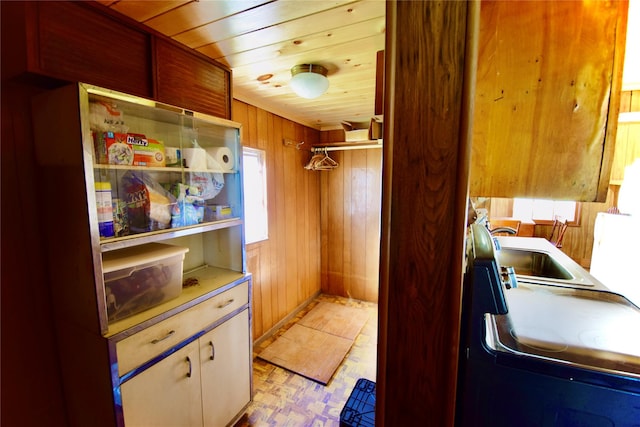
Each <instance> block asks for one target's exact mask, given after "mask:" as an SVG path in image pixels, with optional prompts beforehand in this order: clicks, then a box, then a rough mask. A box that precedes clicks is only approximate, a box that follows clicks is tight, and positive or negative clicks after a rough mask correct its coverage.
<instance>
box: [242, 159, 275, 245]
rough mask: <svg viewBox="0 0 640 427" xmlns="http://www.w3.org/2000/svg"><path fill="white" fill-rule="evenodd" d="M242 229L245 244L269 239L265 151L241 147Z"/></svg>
mask: <svg viewBox="0 0 640 427" xmlns="http://www.w3.org/2000/svg"><path fill="white" fill-rule="evenodd" d="M242 167H243V172H244V176H243V178H244V229H245V240H246V243H247V244H249V243H255V242H259V241H261V240H267V239H268V238H269V219H268V214H267V167H266V161H265V151H264V150H258V149H256V148H249V147H243V149H242Z"/></svg>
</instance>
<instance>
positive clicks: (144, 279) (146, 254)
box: [102, 243, 189, 322]
mask: <svg viewBox="0 0 640 427" xmlns="http://www.w3.org/2000/svg"><path fill="white" fill-rule="evenodd" d="M188 251H189V249H188V248H183V247H180V246H173V245H165V244H161V243H149V244H146V245H141V246H135V247H131V248H126V249H122V250H119V251H113V252H107V253H105V254H104V255H103V257H102V268H103V271H104V285H105V295H106V300H107V301H106V303H107V313H108V316H109V321H110V322H111V321H114V320H120V319H123V318H125V317H129V316H131V315H133V314H136V313H139V312H141V311H144V310H146V309H148V308H150V307H153V306H156V305H158V304H162V303H163V302H165V301H168V300H170V299H173V298H177V297H178V296H179V295H180V293H181V292H182V264H183V261H184V255H185V253H187V252H188Z"/></svg>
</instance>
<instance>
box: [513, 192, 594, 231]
mask: <svg viewBox="0 0 640 427" xmlns="http://www.w3.org/2000/svg"><path fill="white" fill-rule="evenodd" d="M519 198H522V199H529V200H541V199H535V198H529V197H519ZM514 203H515V199H511V200H510V206H509V207H510V208H511V216H513V205H514ZM574 203H575V210H574V213H573V220H572V221H567V225H568V226H569V227H579V226H580V224H581V218H582V203H581V202H575V201H574ZM531 220H532V221H533V223H534V224H535V225H553V219H540V218H538V219H536V218H533V217H532V218H531Z"/></svg>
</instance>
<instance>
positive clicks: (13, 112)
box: [0, 4, 69, 427]
mask: <svg viewBox="0 0 640 427" xmlns="http://www.w3.org/2000/svg"><path fill="white" fill-rule="evenodd" d="M4 11H5V5H4V4H3V5H2V12H3V16H2V18H3V21H2V25H3V29H4V25H5V21H4V18H5V16H4ZM4 35H5V34H4V33H3V38H2V45H3V54H4V46H5V40H6V38H5V37H4ZM4 62H6V58H5V57H4V55H3V63H4ZM39 91H40V90H38V89H36V88H33V87H29V86H24V85H21V84H18V83H15V82H9V81H6V80H3V81H2V97H1V99H2V109H1V110H2V120H1V121H0V122H1V123H2V138H1V141H2V156H0V159H1V160H2V167H1V168H0V169H1V170H2V179H1V182H2V222H1V225H2V231H1V234H2V251H1V252H2V266H3V267H4V268H2V280H1V282H2V308H1V309H0V312H1V313H2V321H1V322H0V324H1V325H2V332H1V333H0V337H1V338H2V343H1V344H0V347H2V373H1V374H0V378H1V379H2V390H3V393H2V412H1V421H0V424H2V425H7V426H9V425H16V426H17V425H21V426H34V427H35V426H44V425H47V426H52V427H57V426H61V427H62V426H67V425H69V424H68V420H67V414H66V413H65V402H64V399H63V396H62V392H61V391H62V375H61V373H60V368H59V365H58V357H57V345H58V343H57V342H56V338H55V328H54V322H53V304H52V302H51V290H50V286H49V279H48V271H47V268H46V262H44V261H43V260H46V249H45V246H44V245H43V244H42V235H43V234H44V231H45V227H49V226H52V224H51V223H50V222H47V221H46V220H44V219H43V218H42V215H40V212H41V211H40V210H39V209H38V203H40V198H39V197H38V196H39V192H40V191H42V190H41V183H42V181H41V179H40V178H44V179H46V177H40V176H39V174H38V168H37V167H36V164H35V153H34V147H33V134H32V132H33V130H32V123H31V97H32V96H34V95H36V94H37V93H38V92H39ZM25 194H31V195H34V196H35V197H24V196H25Z"/></svg>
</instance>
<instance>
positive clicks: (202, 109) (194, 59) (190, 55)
mask: <svg viewBox="0 0 640 427" xmlns="http://www.w3.org/2000/svg"><path fill="white" fill-rule="evenodd" d="M155 48H156V55H155V57H156V86H157V98H158V100H160V101H161V102H166V103H168V104H171V105H176V106H179V107H182V108H188V109H191V110H193V111H197V112H199V113H206V114H211V115H214V116H217V117H222V118H225V119H229V118H230V116H231V114H230V113H231V111H230V110H231V73H230V71H229V70H227V69H224V68H222V66H219V65H217V64H214V63H213V61H211V60H209V59H208V58H204V57H202V58H201V57H200V56H199V55H197V54H195V53H194V52H189V51H187V50H185V49H184V48H183V47H182V46H179V45H177V44H174V43H173V42H171V41H168V40H163V39H160V38H158V39H157V40H156V46H155Z"/></svg>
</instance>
